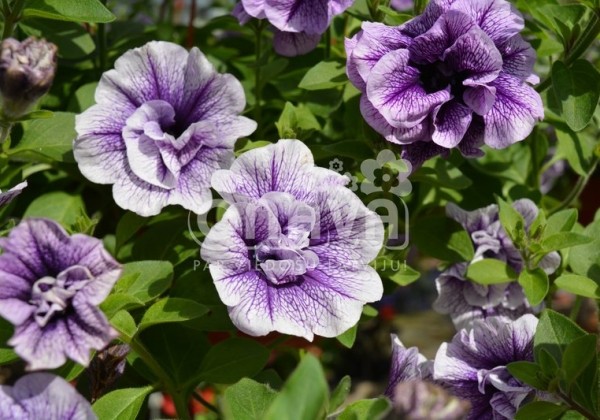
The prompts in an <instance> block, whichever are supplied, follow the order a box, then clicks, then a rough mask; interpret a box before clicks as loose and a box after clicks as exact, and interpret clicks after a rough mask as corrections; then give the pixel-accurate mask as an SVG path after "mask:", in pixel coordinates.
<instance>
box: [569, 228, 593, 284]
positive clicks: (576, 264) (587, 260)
mask: <svg viewBox="0 0 600 420" xmlns="http://www.w3.org/2000/svg"><path fill="white" fill-rule="evenodd" d="M582 233H583V234H584V235H585V236H587V237H590V238H594V241H593V242H590V243H589V244H586V245H580V246H577V247H574V248H572V249H571V250H570V251H569V265H570V266H571V268H572V269H573V272H575V273H576V274H579V275H581V276H586V277H589V278H591V279H592V280H594V281H595V282H597V283H600V220H597V221H595V222H594V223H592V224H590V225H589V226H587V227H586V228H585V229H584V231H583V232H582Z"/></svg>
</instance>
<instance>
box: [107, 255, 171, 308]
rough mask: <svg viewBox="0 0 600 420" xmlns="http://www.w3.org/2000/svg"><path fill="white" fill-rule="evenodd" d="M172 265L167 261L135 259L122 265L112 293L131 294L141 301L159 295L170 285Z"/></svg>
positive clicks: (146, 300)
mask: <svg viewBox="0 0 600 420" xmlns="http://www.w3.org/2000/svg"><path fill="white" fill-rule="evenodd" d="M172 280H173V266H172V265H171V263H170V262H168V261H136V262H132V263H127V264H124V265H123V274H122V275H121V279H120V280H119V281H118V282H117V284H116V285H115V288H114V293H124V294H127V295H131V296H133V297H134V298H136V299H138V300H139V301H141V302H143V303H147V302H149V301H151V300H152V299H154V298H156V297H158V296H160V295H161V294H162V293H163V292H164V291H165V290H167V289H168V288H169V286H170V285H171V281H172Z"/></svg>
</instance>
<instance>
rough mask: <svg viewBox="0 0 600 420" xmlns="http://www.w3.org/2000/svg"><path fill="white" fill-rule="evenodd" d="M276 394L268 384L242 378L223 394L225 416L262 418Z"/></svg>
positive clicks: (255, 419) (228, 417)
mask: <svg viewBox="0 0 600 420" xmlns="http://www.w3.org/2000/svg"><path fill="white" fill-rule="evenodd" d="M276 396H277V393H276V392H275V391H274V390H272V389H271V388H270V387H269V386H267V385H264V384H261V383H258V382H255V381H253V380H252V379H248V378H244V379H242V380H241V381H239V382H238V383H236V384H235V385H232V386H230V387H229V388H227V389H226V390H225V392H224V394H223V401H224V405H225V409H224V411H225V418H226V419H231V420H237V419H244V420H262V419H263V418H264V416H265V413H266V411H267V409H268V408H269V406H270V405H271V403H272V402H273V401H274V400H275V397H276Z"/></svg>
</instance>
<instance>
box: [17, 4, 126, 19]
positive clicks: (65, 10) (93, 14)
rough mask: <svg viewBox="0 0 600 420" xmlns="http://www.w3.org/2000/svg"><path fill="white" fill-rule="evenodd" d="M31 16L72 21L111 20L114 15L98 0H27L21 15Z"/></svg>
mask: <svg viewBox="0 0 600 420" xmlns="http://www.w3.org/2000/svg"><path fill="white" fill-rule="evenodd" d="M32 16H37V17H42V18H46V19H55V20H70V21H73V22H97V23H107V22H112V21H113V20H114V19H115V16H114V15H113V14H112V13H111V12H110V10H108V9H107V8H106V7H105V6H104V5H103V4H102V2H101V1H99V0H28V1H27V2H26V3H25V9H24V10H23V17H24V18H28V17H32Z"/></svg>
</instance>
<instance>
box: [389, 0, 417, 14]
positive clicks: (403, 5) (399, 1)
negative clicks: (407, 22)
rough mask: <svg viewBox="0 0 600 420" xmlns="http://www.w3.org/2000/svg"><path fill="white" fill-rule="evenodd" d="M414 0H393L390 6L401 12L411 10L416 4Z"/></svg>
mask: <svg viewBox="0 0 600 420" xmlns="http://www.w3.org/2000/svg"><path fill="white" fill-rule="evenodd" d="M414 3H415V2H414V0H392V1H391V3H390V6H392V7H393V8H394V9H396V10H399V11H401V12H404V11H407V10H410V9H412V8H413V6H414Z"/></svg>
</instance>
